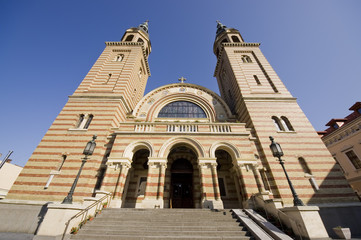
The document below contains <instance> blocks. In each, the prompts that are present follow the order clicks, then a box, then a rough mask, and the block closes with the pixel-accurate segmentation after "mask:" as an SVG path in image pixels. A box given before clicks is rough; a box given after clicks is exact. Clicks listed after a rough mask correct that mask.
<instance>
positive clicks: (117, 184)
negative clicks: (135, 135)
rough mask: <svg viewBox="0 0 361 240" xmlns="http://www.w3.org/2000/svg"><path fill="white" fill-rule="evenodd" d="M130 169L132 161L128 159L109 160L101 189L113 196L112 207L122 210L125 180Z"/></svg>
mask: <svg viewBox="0 0 361 240" xmlns="http://www.w3.org/2000/svg"><path fill="white" fill-rule="evenodd" d="M130 167H131V161H130V160H129V159H127V158H122V159H108V162H107V170H106V173H105V176H104V180H103V184H102V187H101V189H102V190H103V191H107V192H111V193H112V194H113V200H112V201H111V203H110V207H113V208H120V207H121V206H122V196H123V190H124V185H125V180H126V179H127V175H128V172H129V169H130Z"/></svg>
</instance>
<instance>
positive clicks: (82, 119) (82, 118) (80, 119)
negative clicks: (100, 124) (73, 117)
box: [76, 114, 84, 128]
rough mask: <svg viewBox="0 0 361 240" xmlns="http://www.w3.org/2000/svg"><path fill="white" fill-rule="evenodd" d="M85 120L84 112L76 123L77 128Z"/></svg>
mask: <svg viewBox="0 0 361 240" xmlns="http://www.w3.org/2000/svg"><path fill="white" fill-rule="evenodd" d="M83 121H84V114H80V115H79V120H78V123H77V124H76V128H80V127H81V125H82V122H83Z"/></svg>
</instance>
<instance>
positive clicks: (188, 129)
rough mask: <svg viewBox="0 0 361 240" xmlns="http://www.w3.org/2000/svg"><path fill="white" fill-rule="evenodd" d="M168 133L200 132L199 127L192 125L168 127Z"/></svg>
mask: <svg viewBox="0 0 361 240" xmlns="http://www.w3.org/2000/svg"><path fill="white" fill-rule="evenodd" d="M167 132H198V126H197V125H192V124H172V125H167Z"/></svg>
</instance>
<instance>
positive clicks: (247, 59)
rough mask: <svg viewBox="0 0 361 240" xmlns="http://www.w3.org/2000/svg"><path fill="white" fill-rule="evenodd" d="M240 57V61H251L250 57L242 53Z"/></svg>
mask: <svg viewBox="0 0 361 240" xmlns="http://www.w3.org/2000/svg"><path fill="white" fill-rule="evenodd" d="M241 58H242V61H243V62H244V63H251V62H252V60H251V58H250V57H249V56H247V55H242V57H241Z"/></svg>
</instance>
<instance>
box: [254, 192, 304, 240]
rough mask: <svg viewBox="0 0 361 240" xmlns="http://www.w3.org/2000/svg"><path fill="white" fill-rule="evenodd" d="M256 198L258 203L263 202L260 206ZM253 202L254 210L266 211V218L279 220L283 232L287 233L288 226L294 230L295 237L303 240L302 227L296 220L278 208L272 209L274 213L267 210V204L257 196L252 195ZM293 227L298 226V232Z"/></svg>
mask: <svg viewBox="0 0 361 240" xmlns="http://www.w3.org/2000/svg"><path fill="white" fill-rule="evenodd" d="M256 198H257V199H258V201H261V202H262V203H261V204H259V203H258V201H257V200H256ZM252 202H253V205H254V208H255V209H256V208H258V207H260V208H261V209H263V210H264V212H265V214H266V218H269V216H272V217H274V218H276V219H277V221H278V223H279V224H280V226H281V228H282V229H281V230H282V231H286V228H285V226H284V225H286V227H287V228H288V229H292V230H293V233H294V234H295V235H297V237H298V238H299V239H300V240H302V239H303V238H302V236H301V229H300V228H301V226H300V224H299V223H297V222H296V221H295V220H293V219H292V218H290V217H289V216H288V215H287V214H285V213H284V212H282V211H280V210H279V209H277V208H274V209H272V210H273V211H269V210H268V209H267V207H266V206H265V202H264V200H263V199H262V198H260V197H258V196H256V195H252ZM292 226H296V228H297V232H295V229H294V228H293V227H292Z"/></svg>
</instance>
